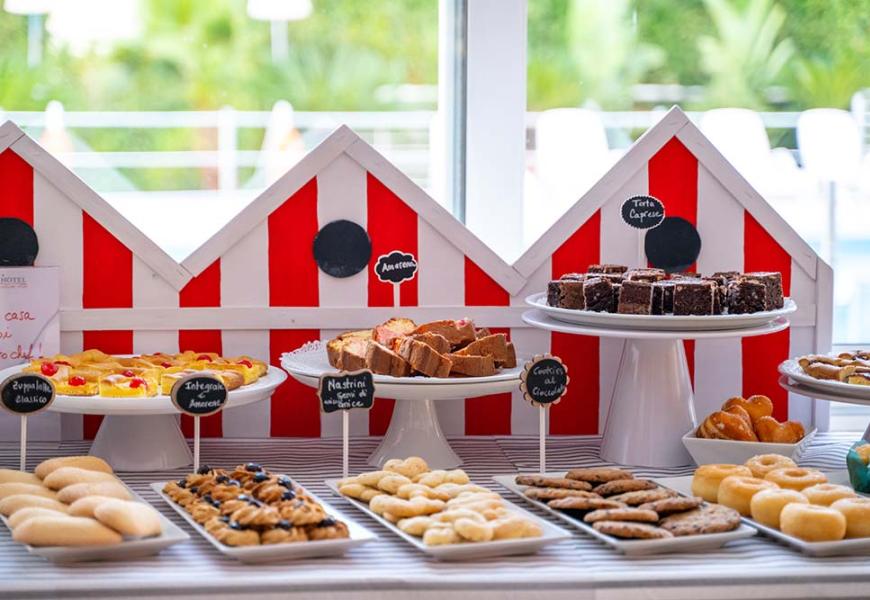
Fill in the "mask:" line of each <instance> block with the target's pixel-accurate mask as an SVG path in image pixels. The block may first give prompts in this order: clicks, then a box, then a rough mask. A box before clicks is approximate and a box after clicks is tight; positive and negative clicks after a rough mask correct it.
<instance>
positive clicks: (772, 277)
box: [743, 271, 785, 310]
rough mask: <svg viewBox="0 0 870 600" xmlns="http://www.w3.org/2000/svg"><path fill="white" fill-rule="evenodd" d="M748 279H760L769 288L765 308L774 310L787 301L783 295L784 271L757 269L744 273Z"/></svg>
mask: <svg viewBox="0 0 870 600" xmlns="http://www.w3.org/2000/svg"><path fill="white" fill-rule="evenodd" d="M743 276H744V277H745V278H746V279H750V280H752V281H759V282H761V283H763V284H764V286H765V287H766V288H767V297H766V299H765V306H766V308H765V310H774V309H777V308H782V306H783V304H784V303H785V301H784V298H783V297H782V273H779V272H775V271H756V272H753V273H746V274H744V275H743Z"/></svg>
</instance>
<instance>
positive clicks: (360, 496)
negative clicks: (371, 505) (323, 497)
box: [338, 483, 384, 502]
mask: <svg viewBox="0 0 870 600" xmlns="http://www.w3.org/2000/svg"><path fill="white" fill-rule="evenodd" d="M338 492H339V493H340V494H341V495H342V496H347V497H348V498H356V499H357V500H362V501H363V502H369V501H371V499H372V498H374V497H375V496H379V495H381V494H383V493H384V492H382V491H381V490H379V489H377V488H373V487H369V486H367V485H363V484H361V483H346V484H344V485H342V486H341V487H339V488H338Z"/></svg>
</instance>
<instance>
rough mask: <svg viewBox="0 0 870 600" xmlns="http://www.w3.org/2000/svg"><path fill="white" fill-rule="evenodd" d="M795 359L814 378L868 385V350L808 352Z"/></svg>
mask: <svg viewBox="0 0 870 600" xmlns="http://www.w3.org/2000/svg"><path fill="white" fill-rule="evenodd" d="M797 360H798V364H799V365H800V366H801V369H803V371H804V373H806V374H807V375H809V376H810V377H813V378H815V379H826V380H830V381H840V382H842V383H851V384H853V385H870V350H855V351H854V352H841V353H840V354H838V355H837V356H825V355H823V354H821V355H820V354H809V355H807V356H801V357H800V358H798V359H797Z"/></svg>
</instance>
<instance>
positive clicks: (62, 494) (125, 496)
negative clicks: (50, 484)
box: [57, 481, 132, 504]
mask: <svg viewBox="0 0 870 600" xmlns="http://www.w3.org/2000/svg"><path fill="white" fill-rule="evenodd" d="M85 496H109V497H111V498H119V499H121V500H129V499H130V498H132V496H131V495H130V491H129V490H128V489H127V488H126V487H125V486H124V485H123V484H122V483H120V482H118V481H97V482H96V483H74V484H73V485H68V486H66V487H65V488H63V489H62V490H60V491H59V492H58V493H57V499H58V500H60V501H61V502H65V503H67V504H72V503H73V502H75V501H76V500H78V499H79V498H84V497H85Z"/></svg>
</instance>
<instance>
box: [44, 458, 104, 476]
mask: <svg viewBox="0 0 870 600" xmlns="http://www.w3.org/2000/svg"><path fill="white" fill-rule="evenodd" d="M61 467H78V468H80V469H87V470H89V471H102V472H104V473H112V472H113V471H112V467H111V466H109V463H107V462H106V461H104V460H103V459H102V458H99V457H97V456H60V457H58V458H50V459H48V460H44V461H42V462H41V463H39V464H38V465H37V466H36V468H35V469H34V470H33V472H34V473H35V474H36V476H37V477H39V478H40V479H45V478H46V476H48V474H49V473H51V472H52V471H54V470H55V469H59V468H61Z"/></svg>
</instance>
